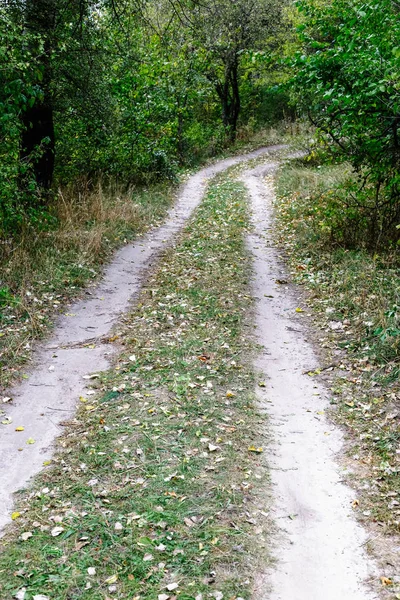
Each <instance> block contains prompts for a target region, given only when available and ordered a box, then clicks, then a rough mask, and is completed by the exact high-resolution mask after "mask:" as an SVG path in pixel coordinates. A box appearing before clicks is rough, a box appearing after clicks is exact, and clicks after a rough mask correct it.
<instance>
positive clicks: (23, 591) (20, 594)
mask: <svg viewBox="0 0 400 600" xmlns="http://www.w3.org/2000/svg"><path fill="white" fill-rule="evenodd" d="M25 594H26V588H24V587H23V588H21V589H20V590H18V592H17V593H16V594H15V595H14V598H15V600H24V599H25Z"/></svg>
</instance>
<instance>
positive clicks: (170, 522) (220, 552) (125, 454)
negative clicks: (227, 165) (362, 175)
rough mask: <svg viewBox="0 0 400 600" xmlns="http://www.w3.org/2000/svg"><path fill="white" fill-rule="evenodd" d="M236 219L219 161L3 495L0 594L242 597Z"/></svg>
mask: <svg viewBox="0 0 400 600" xmlns="http://www.w3.org/2000/svg"><path fill="white" fill-rule="evenodd" d="M247 226H248V214H247V208H246V194H245V190H244V188H243V186H242V184H240V183H237V182H231V181H229V180H228V179H224V178H223V177H222V178H221V177H219V178H218V179H216V180H215V181H214V182H213V183H212V184H211V186H210V188H209V191H208V194H207V195H206V198H205V200H204V202H203V203H202V205H201V206H200V208H199V210H198V212H197V214H196V216H195V218H194V219H193V220H192V222H191V223H190V224H189V225H188V226H187V228H186V229H185V231H184V233H183V235H182V237H181V239H180V240H179V241H178V243H177V245H176V246H175V247H174V248H171V249H170V250H168V251H167V253H166V255H165V256H164V257H163V260H162V262H161V263H160V266H159V268H158V269H157V271H156V272H155V274H154V275H153V276H152V277H151V278H150V280H149V281H148V284H147V286H146V288H145V289H144V290H143V292H142V294H141V297H140V299H139V303H138V305H137V307H136V308H135V309H133V311H132V312H131V314H129V315H128V316H127V317H126V319H125V322H124V323H123V325H122V326H121V327H120V330H119V331H118V332H117V334H116V335H118V336H119V337H120V339H121V340H123V343H124V352H123V354H122V355H121V356H120V358H119V360H118V363H117V364H116V365H115V368H114V369H113V370H112V371H110V372H109V373H107V374H106V375H105V376H104V377H103V378H102V379H101V380H99V381H98V384H97V386H96V385H94V391H96V392H97V395H89V394H88V395H87V398H81V403H80V404H81V409H80V411H79V412H78V414H77V416H76V418H75V419H74V420H73V421H72V422H71V423H70V424H69V425H68V427H67V429H66V432H65V434H64V435H63V436H62V437H61V438H60V440H59V443H58V452H57V453H56V455H55V457H54V460H53V461H52V464H51V465H50V466H47V467H46V469H45V471H44V472H43V473H42V474H41V475H40V476H39V477H38V479H37V480H36V482H35V485H34V488H33V490H31V491H29V492H26V493H23V494H22V495H21V497H20V499H19V500H18V506H17V509H16V512H15V513H14V515H13V518H14V524H13V526H12V527H11V528H10V530H9V531H8V533H7V534H6V536H5V537H4V538H2V540H1V549H2V551H1V554H0V597H1V598H2V599H4V600H11V598H13V597H14V595H15V594H20V596H21V597H23V598H24V600H31V599H32V598H35V597H37V598H40V599H41V600H43V599H44V598H48V599H51V600H67V599H68V600H74V599H78V598H79V599H82V600H100V599H101V600H104V599H110V598H112V599H117V598H118V599H126V600H128V599H129V600H133V599H135V600H139V599H143V600H153V599H154V600H156V599H158V600H167V599H171V600H173V599H175V598H180V599H182V600H193V599H196V600H201V599H202V598H204V599H205V598H214V599H216V600H221V599H222V598H225V599H237V600H239V598H249V597H250V593H251V576H252V573H253V572H254V570H255V569H256V565H257V561H258V560H259V559H260V557H262V558H264V560H265V554H264V552H263V546H264V545H265V535H266V533H267V531H266V523H265V517H266V516H267V515H266V513H265V503H266V501H267V500H266V499H265V497H264V498H263V499H262V498H261V496H260V495H258V491H259V490H260V489H261V486H262V487H263V488H264V492H265V485H266V481H265V478H266V476H265V470H264V466H263V464H262V460H261V457H262V455H260V454H259V452H261V449H260V446H261V445H262V433H261V432H260V430H259V426H258V417H257V414H256V413H255V409H254V407H253V389H254V374H253V372H252V370H251V369H250V367H249V365H248V362H247V360H248V357H247V360H246V359H245V357H244V353H247V355H248V353H249V350H251V348H249V342H247V341H246V339H245V338H244V333H243V328H244V325H245V323H246V313H247V312H248V307H249V301H250V298H249V295H248V293H249V292H248V277H249V268H250V266H249V261H248V255H247V250H246V247H245V243H244V233H245V231H246V228H247ZM264 496H265V494H264Z"/></svg>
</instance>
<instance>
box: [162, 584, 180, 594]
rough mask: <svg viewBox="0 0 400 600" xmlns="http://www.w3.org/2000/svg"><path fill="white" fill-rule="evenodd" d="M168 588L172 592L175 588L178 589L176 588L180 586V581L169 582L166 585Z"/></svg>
mask: <svg viewBox="0 0 400 600" xmlns="http://www.w3.org/2000/svg"><path fill="white" fill-rule="evenodd" d="M165 587H166V588H167V590H168V591H169V592H172V591H173V590H176V588H178V587H179V583H169V584H168V585H166V586H165Z"/></svg>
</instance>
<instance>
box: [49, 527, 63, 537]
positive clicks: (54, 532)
mask: <svg viewBox="0 0 400 600" xmlns="http://www.w3.org/2000/svg"><path fill="white" fill-rule="evenodd" d="M63 531H64V527H53V529H52V530H51V535H52V537H57V536H58V535H60V533H62V532H63Z"/></svg>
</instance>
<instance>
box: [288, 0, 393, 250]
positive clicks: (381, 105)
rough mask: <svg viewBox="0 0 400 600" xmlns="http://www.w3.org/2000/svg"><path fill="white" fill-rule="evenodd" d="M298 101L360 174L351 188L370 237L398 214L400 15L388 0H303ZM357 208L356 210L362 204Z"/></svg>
mask: <svg viewBox="0 0 400 600" xmlns="http://www.w3.org/2000/svg"><path fill="white" fill-rule="evenodd" d="M297 6H298V9H299V11H300V20H301V23H300V25H299V26H298V33H299V39H300V42H301V46H302V48H301V50H300V51H298V52H297V53H296V56H295V60H294V68H295V70H296V72H295V76H294V78H293V82H292V83H293V89H294V92H295V97H296V99H297V101H298V102H299V103H300V105H301V106H302V108H303V110H304V111H305V112H306V113H307V114H308V115H309V117H310V118H311V120H312V122H313V123H314V124H315V125H316V126H317V128H318V130H319V132H320V134H321V135H322V137H323V138H324V139H325V140H328V142H329V143H330V145H331V148H332V149H333V151H334V152H335V153H336V154H339V155H341V156H342V157H344V158H345V159H346V160H348V161H349V162H350V163H351V165H352V167H353V168H354V170H355V172H356V173H357V176H358V180H357V182H356V186H355V187H354V189H353V190H349V191H348V192H347V196H348V197H349V198H351V197H353V199H354V203H353V205H354V209H355V212H357V213H358V214H359V215H360V219H361V220H365V219H366V223H365V227H364V229H365V232H366V235H367V238H368V239H367V242H368V243H369V244H370V245H375V244H376V243H377V242H378V241H384V240H387V239H388V238H391V239H397V238H398V232H397V230H396V225H397V224H398V223H399V221H400V202H399V199H400V146H399V139H398V128H399V125H400V94H399V89H400V79H399V73H400V51H399V48H398V40H399V36H400V20H399V18H398V7H397V5H395V4H394V3H393V2H391V0H367V1H364V0H351V1H349V0H333V2H329V3H324V2H322V3H321V2H319V1H317V0H312V1H311V2H309V1H308V0H307V1H305V0H299V2H298V3H297ZM358 209H359V210H358Z"/></svg>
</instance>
